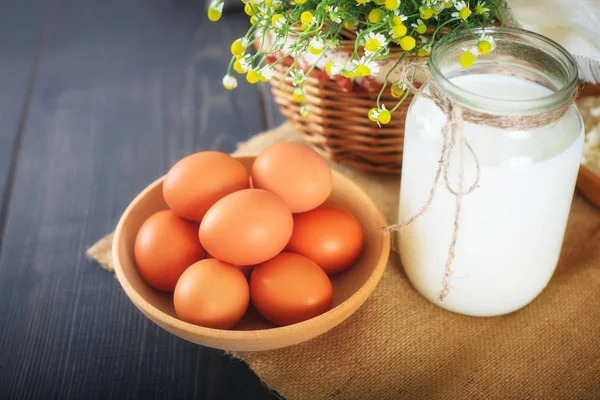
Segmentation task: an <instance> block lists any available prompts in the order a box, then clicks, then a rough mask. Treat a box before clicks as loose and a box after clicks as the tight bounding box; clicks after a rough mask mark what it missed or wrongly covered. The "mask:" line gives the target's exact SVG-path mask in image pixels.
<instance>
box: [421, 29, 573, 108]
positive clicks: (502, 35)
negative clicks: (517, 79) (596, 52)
mask: <svg viewBox="0 0 600 400" xmlns="http://www.w3.org/2000/svg"><path fill="white" fill-rule="evenodd" d="M481 34H486V35H492V36H493V37H494V39H495V40H511V38H513V40H514V39H515V38H521V39H526V40H527V41H528V42H529V43H531V44H538V46H536V47H537V49H538V50H539V51H540V52H544V53H545V55H548V56H550V57H554V58H557V57H558V58H560V60H557V61H560V62H559V63H560V64H562V66H563V69H564V72H565V75H566V77H567V79H566V82H565V83H564V84H562V85H561V87H559V88H557V90H555V91H553V92H552V93H550V94H548V95H547V96H543V97H536V98H531V99H518V100H514V99H498V98H493V97H487V96H484V95H481V94H478V93H474V92H471V91H469V90H466V89H464V88H462V87H460V86H459V85H457V84H455V83H454V82H452V81H451V80H450V78H448V77H447V76H446V75H445V74H444V73H443V72H442V70H441V68H440V66H439V63H438V61H439V57H440V56H439V55H440V54H443V53H444V52H445V51H449V50H450V49H453V48H454V47H456V46H459V45H464V43H465V42H474V43H476V42H477V38H476V37H479V36H480V35H481ZM515 41H516V40H515ZM544 47H546V48H548V49H552V51H553V53H552V54H550V53H549V52H548V51H545V50H544ZM461 48H462V46H461ZM428 64H429V70H430V72H431V75H432V77H433V79H434V80H435V81H436V83H437V84H438V85H439V86H440V87H441V88H442V89H443V90H444V91H445V92H446V93H447V94H448V95H449V96H450V97H452V98H453V99H455V100H457V101H458V102H459V103H461V104H463V105H464V106H466V107H468V108H473V109H478V110H482V109H483V110H486V109H491V110H501V111H502V112H503V113H507V114H513V113H520V112H522V110H524V108H525V107H526V109H527V111H528V112H532V113H535V112H543V111H548V110H551V109H554V108H557V107H560V106H562V105H564V104H565V102H567V101H569V100H570V99H571V98H572V96H573V94H574V92H575V90H576V89H577V82H578V69H577V63H576V61H575V59H574V57H573V56H572V55H571V54H570V53H569V52H568V51H567V50H566V49H565V48H564V47H563V46H561V45H560V44H559V43H557V42H556V41H554V40H552V39H550V38H548V37H546V36H543V35H540V34H538V33H535V32H532V31H528V30H525V29H521V28H515V27H487V28H474V29H471V30H466V29H464V30H461V31H458V32H457V33H456V34H455V35H453V36H452V37H451V39H450V40H443V39H442V40H440V41H438V42H437V43H436V44H435V46H434V47H433V49H432V51H431V55H430V58H429V63H428Z"/></svg>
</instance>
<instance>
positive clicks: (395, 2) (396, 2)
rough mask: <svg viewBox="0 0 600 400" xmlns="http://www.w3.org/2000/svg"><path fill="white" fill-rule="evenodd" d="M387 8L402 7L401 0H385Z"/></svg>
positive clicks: (395, 8)
mask: <svg viewBox="0 0 600 400" xmlns="http://www.w3.org/2000/svg"><path fill="white" fill-rule="evenodd" d="M384 4H385V8H387V9H388V10H392V11H393V10H397V9H398V8H399V7H400V0H385V3H384Z"/></svg>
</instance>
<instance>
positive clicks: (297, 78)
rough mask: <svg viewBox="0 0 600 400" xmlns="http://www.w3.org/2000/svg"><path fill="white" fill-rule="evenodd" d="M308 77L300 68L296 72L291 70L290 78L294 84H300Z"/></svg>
mask: <svg viewBox="0 0 600 400" xmlns="http://www.w3.org/2000/svg"><path fill="white" fill-rule="evenodd" d="M306 78H307V77H306V75H305V74H304V70H301V69H300V70H298V71H296V72H291V73H290V77H289V78H288V79H290V80H291V81H292V85H294V86H298V85H301V84H302V83H304V81H305V80H306Z"/></svg>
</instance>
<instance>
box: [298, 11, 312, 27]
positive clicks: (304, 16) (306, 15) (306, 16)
mask: <svg viewBox="0 0 600 400" xmlns="http://www.w3.org/2000/svg"><path fill="white" fill-rule="evenodd" d="M312 19H313V14H312V13H311V12H310V11H304V12H303V13H302V15H300V21H302V22H303V23H305V24H310V23H311V21H312Z"/></svg>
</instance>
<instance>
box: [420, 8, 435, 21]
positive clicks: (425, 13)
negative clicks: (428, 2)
mask: <svg viewBox="0 0 600 400" xmlns="http://www.w3.org/2000/svg"><path fill="white" fill-rule="evenodd" d="M419 15H420V16H421V18H423V19H424V20H428V19H429V18H431V17H433V9H432V8H431V7H427V8H424V9H422V10H421V12H420V13H419Z"/></svg>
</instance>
